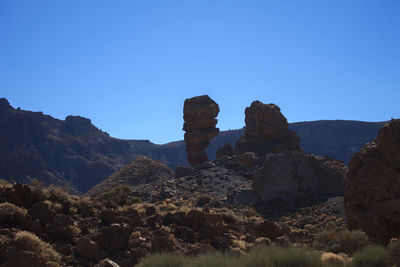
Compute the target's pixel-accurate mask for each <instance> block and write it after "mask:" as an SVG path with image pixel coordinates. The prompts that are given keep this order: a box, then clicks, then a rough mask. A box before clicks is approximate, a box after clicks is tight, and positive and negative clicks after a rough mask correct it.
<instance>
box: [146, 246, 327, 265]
mask: <svg viewBox="0 0 400 267" xmlns="http://www.w3.org/2000/svg"><path fill="white" fill-rule="evenodd" d="M140 266H142V267H170V266H171V267H172V266H174V267H175V266H196V267H197V266H198V267H203V266H204V267H206V266H219V267H225V266H226V267H236V266H238V267H239V266H241V267H253V266H276V267H280V266H282V267H283V266H284V267H314V266H315V267H319V266H321V267H322V266H327V265H324V263H322V261H321V257H320V254H319V253H317V252H315V251H312V250H309V249H305V248H296V247H289V248H280V247H275V246H271V247H262V248H258V249H255V250H252V251H250V253H249V254H248V255H240V256H237V255H232V254H228V253H222V252H217V253H211V254H204V255H199V256H196V257H188V256H183V255H174V254H154V255H150V256H148V257H146V258H144V259H143V260H142V262H141V264H140ZM331 266H332V265H331Z"/></svg>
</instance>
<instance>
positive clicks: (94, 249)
mask: <svg viewBox="0 0 400 267" xmlns="http://www.w3.org/2000/svg"><path fill="white" fill-rule="evenodd" d="M76 252H77V253H78V254H79V255H80V256H82V257H84V258H86V259H88V260H96V259H98V257H99V255H100V250H99V245H98V244H97V243H96V242H94V241H92V240H90V238H88V237H81V238H79V240H78V244H77V246H76Z"/></svg>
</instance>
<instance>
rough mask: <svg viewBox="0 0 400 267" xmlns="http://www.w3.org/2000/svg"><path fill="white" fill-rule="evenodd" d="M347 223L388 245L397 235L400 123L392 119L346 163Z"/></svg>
mask: <svg viewBox="0 0 400 267" xmlns="http://www.w3.org/2000/svg"><path fill="white" fill-rule="evenodd" d="M344 202H345V212H346V217H347V223H348V225H349V227H350V228H351V229H362V230H363V231H365V232H366V233H367V234H368V235H369V236H370V238H371V239H372V240H373V241H375V242H379V243H382V244H387V243H388V242H389V241H390V238H392V237H399V236H400V120H398V119H397V120H394V119H392V120H391V121H390V122H389V123H387V124H386V125H385V126H384V127H382V129H381V130H380V131H379V133H378V136H377V138H376V139H375V140H374V141H373V142H371V143H368V144H366V145H365V146H364V147H363V148H362V149H361V151H360V152H358V153H356V154H355V155H354V156H353V158H352V159H351V161H350V163H349V174H348V177H347V184H346V192H345V195H344Z"/></svg>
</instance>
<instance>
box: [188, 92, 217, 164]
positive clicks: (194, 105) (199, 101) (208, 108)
mask: <svg viewBox="0 0 400 267" xmlns="http://www.w3.org/2000/svg"><path fill="white" fill-rule="evenodd" d="M218 113H219V106H218V104H217V103H215V101H214V100H212V99H211V98H210V97H209V96H207V95H203V96H196V97H192V98H188V99H186V100H185V103H184V107H183V119H184V121H185V122H184V124H183V130H184V131H185V132H186V133H185V143H186V151H187V159H188V162H189V164H190V165H191V166H195V165H198V164H201V163H203V162H205V161H207V160H208V157H207V154H206V150H205V149H206V148H207V147H208V145H209V144H210V140H211V139H212V138H213V137H214V136H217V135H218V134H219V129H218V128H216V127H215V126H216V124H217V121H218V120H217V119H216V117H217V115H218Z"/></svg>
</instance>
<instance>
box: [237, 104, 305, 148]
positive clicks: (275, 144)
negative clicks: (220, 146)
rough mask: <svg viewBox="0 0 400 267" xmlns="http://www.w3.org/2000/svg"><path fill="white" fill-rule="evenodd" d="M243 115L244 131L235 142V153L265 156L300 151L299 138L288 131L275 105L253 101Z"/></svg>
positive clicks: (286, 123) (286, 124) (285, 122)
mask: <svg viewBox="0 0 400 267" xmlns="http://www.w3.org/2000/svg"><path fill="white" fill-rule="evenodd" d="M245 114H246V118H245V123H246V129H245V132H244V135H243V136H242V137H241V138H240V139H239V140H238V141H237V142H236V146H235V152H236V153H244V152H248V151H250V152H255V153H257V154H259V155H266V154H268V153H273V152H282V151H293V150H300V139H299V137H298V136H297V135H296V133H295V132H292V131H290V130H289V129H288V126H289V124H288V122H287V120H286V118H285V117H284V116H283V115H282V113H281V110H280V108H279V107H278V106H277V105H274V104H263V103H261V102H260V101H254V102H253V103H251V106H250V107H247V108H246V110H245Z"/></svg>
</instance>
